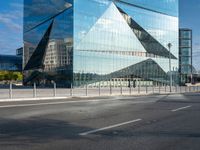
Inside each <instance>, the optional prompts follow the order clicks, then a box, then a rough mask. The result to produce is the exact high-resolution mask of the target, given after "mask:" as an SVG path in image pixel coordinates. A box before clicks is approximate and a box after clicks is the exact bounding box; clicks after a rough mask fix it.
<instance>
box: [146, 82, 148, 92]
mask: <svg viewBox="0 0 200 150" xmlns="http://www.w3.org/2000/svg"><path fill="white" fill-rule="evenodd" d="M147 93H148V87H147V84H146V94H147Z"/></svg>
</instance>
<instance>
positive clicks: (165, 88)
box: [165, 84, 167, 93]
mask: <svg viewBox="0 0 200 150" xmlns="http://www.w3.org/2000/svg"><path fill="white" fill-rule="evenodd" d="M165 93H167V86H166V84H165Z"/></svg>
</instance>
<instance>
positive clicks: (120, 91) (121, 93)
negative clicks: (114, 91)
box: [120, 79, 123, 95]
mask: <svg viewBox="0 0 200 150" xmlns="http://www.w3.org/2000/svg"><path fill="white" fill-rule="evenodd" d="M120 93H121V95H122V94H123V93H122V80H121V79H120Z"/></svg>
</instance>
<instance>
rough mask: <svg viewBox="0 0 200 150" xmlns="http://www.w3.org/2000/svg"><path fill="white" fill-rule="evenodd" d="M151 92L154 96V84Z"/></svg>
mask: <svg viewBox="0 0 200 150" xmlns="http://www.w3.org/2000/svg"><path fill="white" fill-rule="evenodd" d="M152 90H153V94H154V84H153V85H152Z"/></svg>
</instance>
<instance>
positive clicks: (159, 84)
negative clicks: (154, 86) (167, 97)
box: [159, 84, 160, 94]
mask: <svg viewBox="0 0 200 150" xmlns="http://www.w3.org/2000/svg"><path fill="white" fill-rule="evenodd" d="M159 94H160V84H159Z"/></svg>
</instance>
